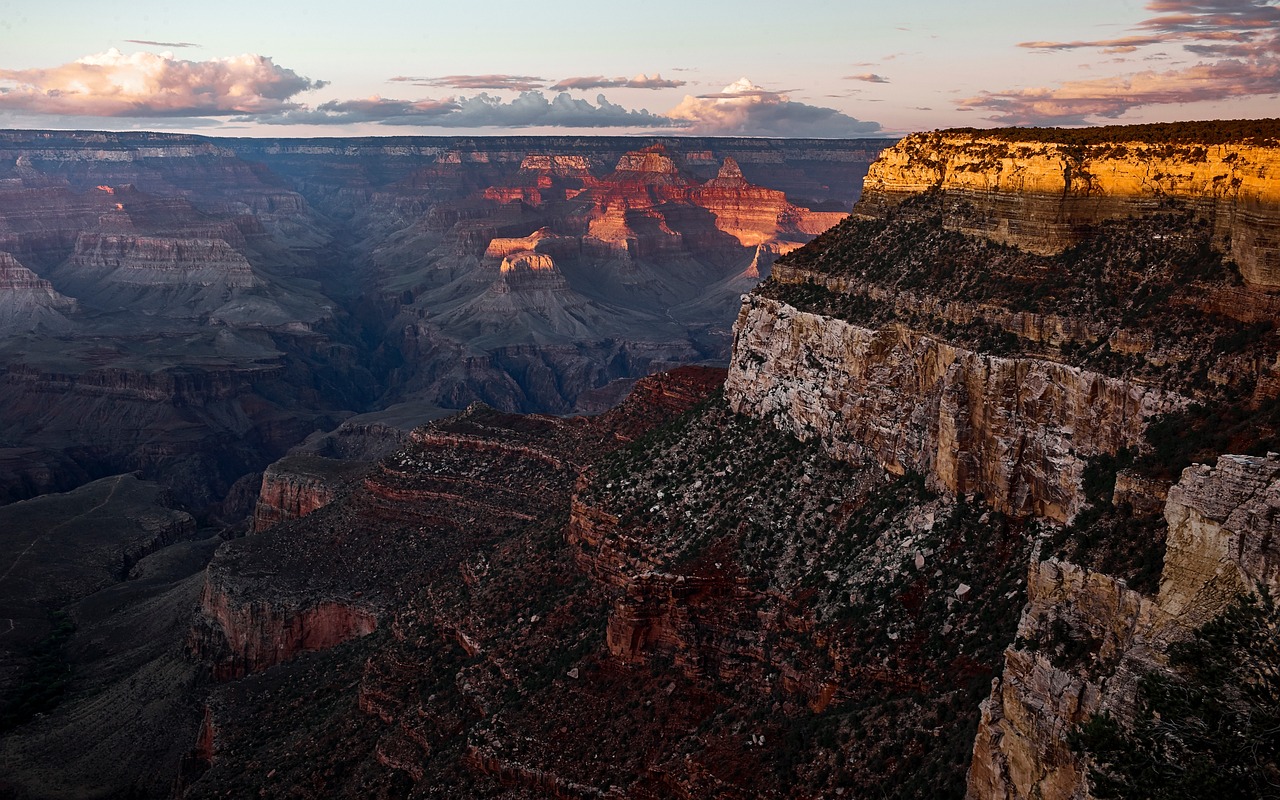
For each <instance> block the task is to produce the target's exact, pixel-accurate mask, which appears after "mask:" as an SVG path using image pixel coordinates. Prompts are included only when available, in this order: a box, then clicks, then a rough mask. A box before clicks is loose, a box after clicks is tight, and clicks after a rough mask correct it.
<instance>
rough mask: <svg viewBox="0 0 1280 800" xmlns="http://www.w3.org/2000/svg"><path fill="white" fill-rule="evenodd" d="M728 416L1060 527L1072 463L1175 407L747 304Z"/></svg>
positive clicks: (1088, 381)
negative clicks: (768, 425) (759, 422)
mask: <svg viewBox="0 0 1280 800" xmlns="http://www.w3.org/2000/svg"><path fill="white" fill-rule="evenodd" d="M735 331H736V332H735V339H734V352H733V361H732V369H731V370H730V373H729V379H728V381H727V382H726V384H725V392H726V394H727V396H728V398H729V402H730V405H731V407H732V408H733V409H734V410H735V411H738V412H740V413H745V414H750V415H752V416H756V417H761V418H765V419H773V420H775V421H776V423H777V424H778V425H779V426H780V427H781V428H782V429H783V430H787V431H789V432H792V433H794V434H795V435H796V436H799V437H801V438H809V437H817V438H819V439H821V440H822V442H823V445H824V446H825V448H826V449H827V451H828V452H831V453H832V454H834V455H835V456H836V457H837V458H846V459H849V460H855V459H859V458H863V457H871V458H873V459H875V460H877V461H878V462H880V464H881V465H883V466H884V468H885V469H887V470H889V471H890V472H893V473H895V474H899V475H900V474H902V473H904V472H906V471H907V470H913V471H917V472H921V473H923V474H925V475H929V476H931V478H932V480H933V481H935V482H936V485H937V486H939V487H940V488H943V489H945V490H947V491H949V492H952V493H956V494H974V493H977V494H982V495H983V496H985V497H986V498H987V499H988V500H989V501H990V502H991V503H992V504H993V505H994V506H996V507H997V508H1000V509H1002V510H1004V511H1007V512H1009V513H1013V514H1017V515H1019V516H1025V515H1036V516H1042V517H1048V518H1050V519H1054V520H1057V521H1059V522H1065V521H1066V520H1068V519H1070V518H1071V517H1073V516H1074V515H1075V513H1076V512H1077V511H1078V510H1079V508H1080V507H1081V505H1082V500H1083V498H1082V497H1080V495H1079V483H1080V476H1081V474H1082V472H1083V470H1084V465H1085V461H1086V460H1087V459H1088V458H1089V457H1090V456H1094V455H1098V454H1101V453H1115V452H1117V451H1118V450H1120V449H1122V448H1126V447H1135V446H1137V445H1138V444H1139V443H1140V442H1141V439H1142V434H1143V431H1144V428H1145V425H1146V422H1147V421H1148V420H1150V419H1151V418H1152V417H1153V416H1155V415H1157V414H1161V413H1165V412H1168V411H1171V410H1173V409H1175V408H1177V407H1179V405H1180V403H1181V402H1182V401H1180V400H1179V398H1177V397H1176V396H1172V395H1169V394H1167V393H1164V392H1160V391H1158V390H1153V389H1151V388H1149V387H1145V386H1142V385H1139V384H1132V383H1129V382H1126V381H1120V380H1116V379H1111V378H1107V377H1106V376H1103V375H1099V374H1097V373H1092V372H1088V371H1085V370H1080V369H1078V368H1074V367H1069V366H1065V365H1062V364H1058V363H1054V362H1051V361H1043V360H1037V359H1019V358H998V357H994V356H988V355H983V354H981V353H976V352H973V351H970V350H966V349H963V348H957V347H954V346H952V345H949V344H947V343H946V342H944V341H939V340H938V339H936V338H933V337H930V336H927V335H921V334H919V333H916V332H913V331H910V330H906V329H903V328H889V329H885V330H880V331H876V330H871V329H867V328H861V327H856V326H853V325H850V324H848V323H845V322H843V321H841V320H832V319H827V318H824V317H820V316H817V315H814V314H807V313H804V312H801V311H798V310H797V309H795V308H792V307H790V306H787V305H784V304H781V303H778V302H777V301H773V300H768V299H764V298H753V297H748V298H747V299H746V301H745V302H744V304H743V309H742V313H741V314H740V316H739V318H738V323H737V325H736V328H735Z"/></svg>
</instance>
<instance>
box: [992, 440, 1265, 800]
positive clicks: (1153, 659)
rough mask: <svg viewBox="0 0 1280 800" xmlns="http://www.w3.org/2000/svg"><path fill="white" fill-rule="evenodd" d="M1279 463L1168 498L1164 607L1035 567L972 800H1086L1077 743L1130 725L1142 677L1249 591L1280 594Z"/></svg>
mask: <svg viewBox="0 0 1280 800" xmlns="http://www.w3.org/2000/svg"><path fill="white" fill-rule="evenodd" d="M1276 508H1280V457H1277V456H1276V455H1275V454H1270V455H1268V456H1266V457H1250V456H1238V455H1226V456H1222V457H1221V458H1219V459H1218V461H1217V464H1216V466H1213V467H1209V466H1206V465H1202V464H1197V465H1195V466H1192V467H1188V468H1187V469H1186V470H1184V471H1183V473H1182V478H1181V480H1179V481H1178V482H1177V483H1176V484H1174V486H1173V488H1172V489H1171V490H1170V492H1169V499H1168V502H1167V504H1166V505H1165V511H1164V516H1165V520H1166V521H1167V522H1168V525H1169V534H1168V551H1167V554H1166V556H1165V563H1164V569H1163V572H1162V575H1161V582H1160V590H1159V593H1158V594H1157V595H1156V596H1155V597H1149V596H1146V595H1143V594H1140V593H1138V592H1135V591H1133V590H1131V589H1129V588H1127V587H1126V586H1125V585H1124V582H1123V581H1117V580H1116V579H1115V578H1112V577H1109V576H1107V575H1103V574H1100V573H1096V572H1089V571H1087V570H1084V569H1082V568H1080V567H1078V566H1075V565H1073V564H1069V563H1065V562H1059V561H1056V560H1050V561H1043V562H1039V563H1037V564H1033V565H1032V567H1031V570H1030V573H1029V574H1028V578H1027V600H1028V604H1027V608H1026V609H1025V611H1024V612H1023V615H1022V622H1021V624H1020V626H1019V628H1018V638H1017V640H1016V642H1015V644H1014V645H1013V646H1011V647H1010V648H1009V649H1008V650H1007V651H1006V652H1005V663H1004V674H1003V675H1002V676H1001V678H1000V679H999V680H998V681H996V682H995V683H994V685H993V688H992V694H991V697H990V698H989V699H988V700H986V701H985V702H984V703H983V707H982V724H981V726H980V727H979V730H978V739H977V742H976V743H975V746H974V760H973V766H972V767H971V769H970V772H969V790H968V797H969V798H971V800H986V799H987V798H1001V800H1006V799H1007V800H1013V798H1031V797H1035V798H1043V800H1083V799H1084V798H1088V797H1091V795H1090V793H1089V788H1088V781H1087V780H1086V777H1085V776H1086V772H1087V767H1086V764H1085V763H1083V762H1082V760H1081V757H1080V756H1079V755H1078V754H1076V753H1074V752H1072V750H1071V748H1070V746H1069V745H1068V744H1067V737H1068V735H1069V734H1070V733H1071V732H1072V731H1073V730H1074V729H1075V727H1076V726H1077V725H1079V724H1080V723H1083V722H1085V721H1086V720H1087V719H1088V718H1089V717H1090V716H1091V715H1093V714H1095V713H1098V712H1109V713H1111V714H1112V715H1113V716H1115V717H1116V718H1118V719H1121V720H1128V719H1131V718H1132V715H1133V710H1134V703H1135V701H1136V698H1137V695H1138V682H1139V680H1140V678H1141V676H1143V675H1145V674H1147V673H1150V672H1153V671H1155V672H1158V671H1160V670H1161V669H1163V668H1166V667H1167V664H1168V648H1169V646H1170V645H1171V644H1173V643H1175V642H1178V641H1182V640H1185V639H1187V638H1188V637H1189V636H1190V635H1191V633H1192V631H1194V630H1195V628H1197V627H1198V626H1200V625H1202V624H1204V623H1205V622H1207V621H1209V620H1211V619H1213V618H1214V617H1215V616H1217V615H1218V614H1219V613H1221V612H1222V611H1223V610H1224V609H1225V608H1226V607H1227V606H1228V605H1229V604H1230V603H1231V602H1232V601H1233V600H1234V599H1235V598H1236V597H1238V596H1239V594H1240V593H1241V592H1251V591H1257V590H1259V589H1266V590H1268V591H1270V592H1272V593H1274V592H1275V591H1276V590H1277V589H1280V548H1278V547H1277V546H1276V535H1277V534H1278V533H1280V524H1277V519H1276V515H1275V509H1276Z"/></svg>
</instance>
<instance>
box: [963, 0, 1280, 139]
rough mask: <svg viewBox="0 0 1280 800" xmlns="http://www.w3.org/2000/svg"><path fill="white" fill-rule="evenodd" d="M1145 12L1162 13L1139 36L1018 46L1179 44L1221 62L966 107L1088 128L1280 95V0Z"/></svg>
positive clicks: (998, 95)
mask: <svg viewBox="0 0 1280 800" xmlns="http://www.w3.org/2000/svg"><path fill="white" fill-rule="evenodd" d="M1147 9H1148V10H1149V11H1153V12H1156V15H1155V16H1153V17H1151V18H1149V19H1146V20H1143V21H1142V22H1139V23H1137V24H1136V25H1135V26H1134V28H1133V30H1134V31H1135V34H1134V35H1130V36H1122V37H1118V38H1112V39H1099V40H1094V41H1070V42H1057V41H1036V42H1023V43H1021V44H1020V45H1019V47H1024V48H1029V49H1034V50H1075V49H1081V48H1093V49H1101V50H1102V51H1103V52H1105V53H1132V52H1135V51H1137V50H1138V49H1140V48H1143V47H1149V46H1154V45H1167V44H1171V43H1178V44H1181V45H1182V47H1183V49H1184V50H1186V51H1188V52H1190V53H1193V54H1195V55H1198V56H1201V57H1206V58H1209V59H1217V60H1210V61H1206V62H1202V63H1199V64H1195V65H1193V66H1189V67H1184V68H1182V69H1174V70H1169V71H1166V72H1156V71H1146V72H1139V73H1135V74H1130V75H1119V76H1115V77H1110V78H1098V79H1092V80H1087V81H1068V82H1066V83H1063V84H1060V85H1059V86H1056V87H1053V88H1043V87H1040V88H1027V89H1009V90H1005V91H998V92H982V93H980V94H978V95H975V96H974V97H970V98H967V99H966V100H963V101H962V103H961V110H964V111H969V110H986V111H990V112H994V116H993V117H992V119H993V120H995V121H997V122H1003V123H1010V124H1015V125H1028V124H1057V125H1083V124H1087V123H1088V119H1089V118H1090V117H1101V118H1103V119H1114V118H1116V117H1119V116H1121V115H1122V114H1124V113H1125V112H1126V111H1129V110H1130V109H1133V108H1138V107H1141V106H1148V105H1163V104H1171V103H1194V102H1198V101H1203V100H1220V99H1223V98H1228V97H1250V96H1257V95H1270V94H1276V93H1280V6H1277V5H1276V4H1275V0H1151V2H1149V3H1147ZM1160 55H1163V54H1160ZM1149 58H1150V57H1148V59H1149Z"/></svg>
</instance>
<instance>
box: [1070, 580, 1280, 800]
mask: <svg viewBox="0 0 1280 800" xmlns="http://www.w3.org/2000/svg"><path fill="white" fill-rule="evenodd" d="M1277 627H1280V612H1278V611H1277V608H1276V604H1275V600H1274V599H1273V598H1272V597H1271V596H1270V595H1268V594H1265V593H1264V594H1263V595H1262V596H1261V597H1241V598H1240V599H1239V600H1237V602H1236V603H1235V604H1233V605H1232V606H1230V607H1229V608H1228V609H1227V610H1226V611H1224V612H1223V613H1222V614H1221V615H1220V616H1219V617H1218V618H1217V619H1214V620H1212V621H1211V622H1209V623H1207V624H1206V625H1204V626H1203V627H1201V628H1200V629H1199V630H1198V631H1196V634H1195V636H1194V637H1193V638H1192V639H1191V640H1189V641H1187V642H1183V643H1181V644H1177V645H1174V646H1173V647H1172V648H1171V652H1170V665H1171V667H1172V670H1171V671H1170V672H1159V673H1151V674H1148V675H1146V676H1144V677H1143V678H1142V682H1141V685H1140V689H1139V694H1138V709H1137V713H1136V714H1135V718H1134V721H1133V723H1132V725H1122V724H1121V723H1120V722H1119V721H1118V720H1117V719H1115V718H1114V717H1112V716H1111V715H1110V714H1097V715H1094V716H1093V717H1092V718H1090V719H1089V720H1088V722H1086V723H1085V724H1083V725H1081V726H1080V727H1079V728H1078V729H1077V730H1076V732H1075V734H1074V736H1073V737H1072V746H1073V748H1074V749H1075V750H1076V751H1077V752H1080V753H1082V754H1085V755H1087V756H1088V757H1089V758H1090V759H1091V765H1092V767H1091V769H1090V771H1089V779H1090V784H1091V789H1092V793H1093V796H1095V797H1099V798H1115V799H1116V800H1138V798H1142V799H1143V800H1148V799H1150V800H1184V799H1185V800H1190V799H1191V798H1203V797H1214V798H1221V800H1236V798H1238V799H1239V800H1262V799H1263V798H1278V797H1280V735H1277V732H1278V731H1280V638H1277Z"/></svg>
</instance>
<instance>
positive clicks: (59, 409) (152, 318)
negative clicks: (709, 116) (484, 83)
mask: <svg viewBox="0 0 1280 800" xmlns="http://www.w3.org/2000/svg"><path fill="white" fill-rule="evenodd" d="M884 144H887V142H876V141H866V142H853V141H849V142H828V141H804V140H789V141H782V140H749V139H716V140H702V139H664V140H660V141H654V140H648V141H646V140H636V139H627V138H612V139H611V138H575V137H561V138H538V137H528V138H522V137H510V138H494V139H469V138H463V137H452V138H450V137H440V138H431V137H403V138H390V139H353V140H330V139H317V140H260V139H258V140H234V139H226V140H221V139H211V138H205V137H196V136H182V135H166V134H145V133H138V134H117V133H76V132H48V131H8V132H0V287H2V288H3V292H0V334H2V337H0V365H3V366H2V367H0V383H2V384H3V386H4V391H3V392H2V393H0V465H3V468H2V469H0V476H3V477H2V478H0V499H2V500H4V501H6V502H12V501H14V500H21V499H24V498H27V497H33V496H35V495H38V494H41V493H45V492H50V491H66V490H69V489H72V488H74V487H76V486H77V485H79V484H81V483H83V482H85V481H87V480H89V479H93V478H99V477H104V476H107V475H112V474H119V473H121V472H126V471H139V472H140V473H141V474H142V476H143V477H144V478H145V479H148V480H158V481H160V482H161V483H163V484H164V485H166V487H167V488H169V489H170V490H171V491H172V492H173V493H174V495H175V497H176V499H177V501H178V502H179V503H180V504H181V506H182V507H183V508H186V509H188V510H191V511H193V512H195V513H196V514H197V516H198V517H200V518H201V519H202V520H205V519H208V520H211V521H216V520H225V519H227V518H228V517H227V514H226V513H225V511H226V509H223V508H221V507H220V504H221V503H222V500H223V498H225V497H227V496H228V495H229V494H231V493H232V492H233V489H234V488H235V485H236V482H237V481H240V480H241V479H243V478H245V477H246V476H249V475H252V474H254V473H257V472H260V471H261V470H262V469H263V468H264V467H265V466H266V465H267V464H269V463H271V462H272V461H273V460H275V459H277V458H279V457H281V456H282V455H284V454H285V452H286V451H287V450H288V449H289V448H290V447H292V446H293V445H295V444H297V443H298V442H300V441H301V440H302V439H304V438H305V437H306V436H307V435H309V434H310V433H312V432H315V431H323V430H329V429H331V428H333V427H334V426H335V425H336V424H338V423H339V422H341V421H342V419H344V418H345V417H346V416H349V415H351V414H352V413H362V412H372V411H377V410H379V409H382V408H386V407H389V406H392V405H396V404H402V403H418V404H421V405H423V407H424V408H426V407H429V406H436V407H446V408H453V409H462V408H465V407H466V406H467V405H468V404H469V403H471V402H473V401H475V400H481V401H484V402H486V403H488V404H490V405H492V406H494V407H497V408H502V409H507V410H519V411H532V412H553V413H568V412H572V411H575V410H577V411H583V410H596V411H598V410H601V409H602V408H603V407H606V406H607V405H608V404H609V403H611V402H616V401H617V400H618V399H620V397H621V395H622V394H623V393H625V391H626V388H627V386H629V383H630V382H632V381H634V380H635V379H636V378H639V377H641V376H643V375H645V374H648V373H650V372H653V371H657V370H660V369H663V368H669V367H672V366H676V365H679V364H682V363H690V362H700V361H705V362H723V360H724V359H725V358H727V355H728V343H729V331H728V327H729V324H730V323H731V322H732V318H733V314H734V313H735V310H736V304H737V298H738V296H739V295H740V294H741V293H742V292H744V291H747V290H749V289H750V288H751V287H752V286H754V285H755V283H756V282H758V281H759V280H760V279H761V277H762V276H764V275H767V273H768V268H769V265H770V264H771V263H772V261H773V260H774V259H776V258H777V257H778V255H779V254H781V253H783V252H786V251H787V250H789V249H794V248H795V247H797V246H799V245H800V244H802V243H803V242H805V241H808V240H809V239H811V238H812V237H813V236H814V235H816V234H817V233H818V232H820V231H821V230H822V229H824V228H825V227H828V226H829V225H831V224H834V222H835V221H837V220H838V219H839V218H840V217H842V216H843V215H844V214H845V213H847V211H848V210H849V209H850V208H851V207H852V203H853V201H854V200H856V196H857V189H858V186H859V185H860V179H861V176H862V174H864V173H865V171H866V168H867V166H868V165H869V163H870V162H871V160H873V159H874V157H875V155H876V153H877V152H878V151H879V149H880V147H881V146H883V145H884ZM751 181H755V182H754V183H753V182H751ZM611 384H613V385H611Z"/></svg>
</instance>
